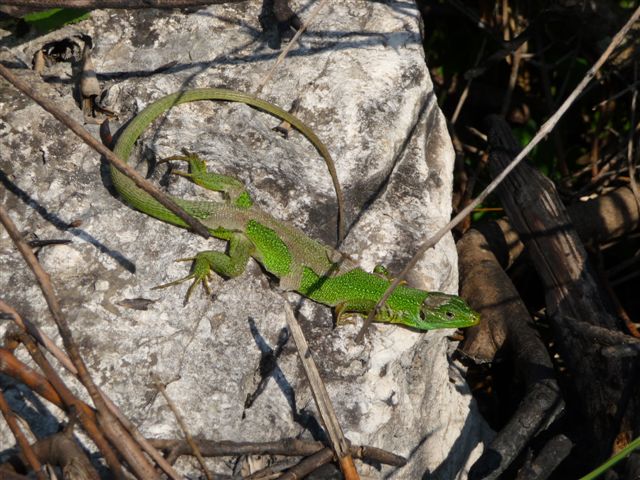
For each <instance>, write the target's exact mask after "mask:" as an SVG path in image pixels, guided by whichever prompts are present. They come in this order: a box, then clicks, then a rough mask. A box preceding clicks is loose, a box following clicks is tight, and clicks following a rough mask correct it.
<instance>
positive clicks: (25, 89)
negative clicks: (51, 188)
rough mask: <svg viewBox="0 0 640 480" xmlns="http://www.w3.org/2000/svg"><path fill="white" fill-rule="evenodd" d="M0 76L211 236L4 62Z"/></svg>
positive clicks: (141, 186)
mask: <svg viewBox="0 0 640 480" xmlns="http://www.w3.org/2000/svg"><path fill="white" fill-rule="evenodd" d="M0 75H1V76H3V77H4V78H5V79H6V80H7V81H8V82H9V83H11V84H12V85H13V86H14V87H16V88H17V89H18V90H20V91H21V92H22V93H24V94H25V95H27V96H28V97H30V98H31V99H32V100H33V101H34V102H36V103H37V104H38V105H40V106H41V107H42V108H43V109H45V110H46V111H47V112H49V113H50V114H51V115H53V116H54V117H55V118H56V119H57V120H58V121H59V122H60V123H62V124H63V125H65V126H66V127H67V128H69V129H70V130H71V131H72V132H73V133H75V134H76V135H77V136H79V137H80V138H81V139H82V140H83V141H84V142H85V143H86V144H87V145H89V146H90V147H91V148H93V149H94V150H95V151H96V152H98V153H99V154H100V155H102V156H103V157H104V158H105V159H106V160H107V161H108V162H109V164H110V165H111V166H112V167H114V168H116V169H118V170H119V171H121V172H122V173H123V174H125V175H126V176H128V177H129V178H131V180H133V181H134V183H135V184H136V185H137V186H138V187H140V188H141V189H142V190H144V191H145V192H147V193H148V194H149V195H151V196H152V197H153V198H155V199H156V200H157V201H158V202H160V203H161V204H162V205H163V206H165V207H166V208H168V209H169V210H171V211H172V212H173V213H175V214H176V215H177V216H178V217H180V218H181V219H182V220H184V221H185V223H186V224H187V225H189V227H191V229H192V230H193V231H194V232H195V233H197V234H198V235H200V236H202V237H204V238H209V237H210V236H211V235H210V234H209V231H208V230H207V228H206V227H205V226H204V225H202V224H201V223H200V222H199V221H197V220H196V219H194V218H192V217H190V216H189V215H188V214H187V213H186V212H185V211H184V210H182V209H181V208H180V207H178V205H176V203H175V202H174V201H173V200H171V199H170V198H169V197H168V196H167V195H165V194H164V193H162V191H161V190H160V189H159V188H157V187H156V186H155V185H153V184H152V183H151V182H149V181H147V180H145V179H144V178H143V177H142V176H141V175H140V174H139V173H138V172H136V170H135V169H133V168H132V167H131V166H129V165H128V164H126V163H124V162H123V161H122V160H120V159H119V158H118V157H117V156H116V155H115V154H114V153H113V152H112V151H111V150H109V149H108V148H107V147H105V146H104V145H103V144H102V143H100V142H99V141H98V140H96V139H95V138H94V137H93V136H92V135H91V134H90V133H89V132H88V131H87V130H86V129H85V128H84V127H83V126H82V125H80V123H78V122H77V121H75V120H74V119H73V118H71V117H70V116H69V115H67V114H66V113H65V112H63V111H62V110H61V109H60V108H59V107H57V106H56V105H55V103H53V102H52V101H50V100H49V99H47V98H45V97H44V96H43V95H41V94H40V93H38V92H36V91H35V90H34V89H33V88H31V87H30V86H29V85H28V84H27V83H26V82H24V81H22V80H20V79H19V78H18V77H16V76H15V75H14V74H13V73H12V72H11V70H9V69H8V68H6V67H5V66H4V65H2V64H0Z"/></svg>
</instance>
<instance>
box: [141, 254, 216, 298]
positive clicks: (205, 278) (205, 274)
mask: <svg viewBox="0 0 640 480" xmlns="http://www.w3.org/2000/svg"><path fill="white" fill-rule="evenodd" d="M191 261H192V262H194V263H193V268H192V272H191V273H190V274H189V275H187V276H186V277H183V278H179V279H177V280H174V281H172V282H169V283H163V284H162V285H157V286H155V287H153V288H152V290H160V289H161V288H167V287H172V286H174V285H179V284H181V283H184V282H186V281H188V280H193V282H192V283H191V285H189V288H188V289H187V295H186V297H185V299H184V304H185V305H186V304H187V303H188V302H189V299H190V298H191V294H192V293H193V291H194V289H195V288H196V286H198V284H202V286H203V287H204V289H205V291H206V292H207V295H211V287H209V277H210V276H211V268H210V267H209V265H208V264H205V263H204V262H202V261H199V259H198V257H190V258H178V259H177V260H176V262H191Z"/></svg>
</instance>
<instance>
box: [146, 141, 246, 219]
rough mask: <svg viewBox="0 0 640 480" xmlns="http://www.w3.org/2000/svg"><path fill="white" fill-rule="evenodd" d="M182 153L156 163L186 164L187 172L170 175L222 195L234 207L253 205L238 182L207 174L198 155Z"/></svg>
mask: <svg viewBox="0 0 640 480" xmlns="http://www.w3.org/2000/svg"><path fill="white" fill-rule="evenodd" d="M182 153H183V155H174V156H171V157H167V158H163V159H162V160H159V161H158V163H165V162H170V161H172V160H177V161H181V162H187V163H188V164H189V171H188V172H185V171H183V170H173V171H172V172H171V173H172V174H174V175H179V176H181V177H184V178H187V179H189V180H190V181H192V182H193V183H195V184H196V185H199V186H200V187H203V188H206V189H207V190H212V191H214V192H221V193H223V194H224V195H225V196H226V198H227V199H228V201H229V202H231V203H232V204H233V205H235V206H236V207H242V208H249V207H250V206H251V205H253V200H251V197H250V196H249V193H248V192H247V190H246V188H245V186H244V184H243V183H242V182H241V181H240V180H238V179H236V178H233V177H230V176H228V175H220V174H219V173H213V172H208V171H207V165H206V163H205V161H204V160H202V159H201V158H200V157H199V156H198V154H196V153H192V152H189V151H188V150H182Z"/></svg>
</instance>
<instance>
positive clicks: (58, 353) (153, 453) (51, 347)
mask: <svg viewBox="0 0 640 480" xmlns="http://www.w3.org/2000/svg"><path fill="white" fill-rule="evenodd" d="M0 312H3V313H6V314H8V315H10V316H11V317H12V318H13V321H14V322H15V323H16V324H18V325H19V326H20V327H22V329H23V330H25V331H26V332H28V333H29V334H30V335H31V336H32V337H33V338H35V339H36V340H37V341H38V343H40V344H41V345H42V346H43V347H45V348H46V349H47V350H48V351H49V353H51V354H52V355H53V356H54V357H55V358H56V360H58V362H60V363H61V364H62V365H63V366H64V367H65V368H66V369H67V371H69V372H70V373H72V374H73V375H75V376H76V377H77V375H78V371H77V370H76V367H74V366H73V363H71V360H69V357H68V356H67V354H66V353H64V352H63V351H62V350H61V349H60V348H58V346H57V345H56V344H55V343H54V342H53V340H51V339H50V338H49V337H48V336H47V335H46V334H45V333H44V332H43V331H42V330H40V329H39V328H38V327H37V326H35V325H34V324H33V323H32V322H31V321H29V320H27V319H23V318H22V317H21V316H20V315H19V314H18V312H17V311H16V310H15V309H13V308H12V307H11V306H10V305H7V304H6V303H5V302H3V301H2V299H0ZM7 366H10V365H7V364H5V367H7ZM5 373H7V374H8V375H12V372H5ZM20 373H21V374H29V373H30V372H28V371H20ZM34 373H35V372H34ZM35 375H39V374H37V373H35ZM12 376H13V377H14V378H17V379H18V380H20V381H22V382H23V383H25V384H26V385H28V386H29V387H30V388H32V389H34V385H38V380H39V379H37V378H34V377H33V375H31V377H28V378H21V377H20V376H16V375H12ZM46 387H47V385H44V384H42V388H43V389H46ZM97 388H98V393H100V395H102V399H103V400H104V402H105V403H106V405H107V408H108V409H109V410H110V411H111V413H113V415H115V417H116V418H117V419H118V420H119V421H120V423H121V424H122V425H123V426H124V428H126V429H127V431H128V432H129V434H131V436H132V437H133V439H134V440H135V441H136V442H138V444H139V445H140V446H142V448H143V449H144V451H145V452H146V453H147V454H148V455H149V456H150V457H151V458H153V460H154V461H155V462H156V463H157V464H158V466H159V467H160V468H161V469H162V470H163V471H164V472H165V473H166V474H167V475H168V476H169V478H172V479H173V480H180V479H182V477H181V476H180V475H179V474H178V472H176V471H175V469H174V468H173V467H172V466H171V465H170V464H169V462H167V460H166V459H165V458H164V457H163V456H162V455H161V454H160V452H158V450H156V449H155V448H154V447H153V446H152V445H151V444H150V443H149V442H148V441H147V439H146V438H145V437H143V436H142V434H141V433H140V432H139V431H138V429H137V427H136V426H135V425H134V424H133V423H132V422H131V421H130V420H129V419H128V418H127V417H125V416H124V414H123V413H122V411H121V410H120V409H119V408H118V407H117V406H116V404H115V403H113V401H112V400H111V399H110V398H109V397H108V396H107V395H106V394H105V393H104V392H103V391H102V390H101V389H100V388H99V387H97ZM35 390H36V391H37V392H38V393H39V394H40V395H43V391H41V390H39V389H35ZM54 393H55V390H54ZM43 396H44V397H45V398H47V400H49V401H50V402H52V403H55V404H56V405H58V406H59V407H60V408H63V407H64V404H63V403H62V401H61V400H59V399H58V401H56V400H55V399H53V398H51V395H50V393H49V396H47V394H46V393H45V394H44V395H43ZM87 408H88V409H90V407H89V406H88V405H87Z"/></svg>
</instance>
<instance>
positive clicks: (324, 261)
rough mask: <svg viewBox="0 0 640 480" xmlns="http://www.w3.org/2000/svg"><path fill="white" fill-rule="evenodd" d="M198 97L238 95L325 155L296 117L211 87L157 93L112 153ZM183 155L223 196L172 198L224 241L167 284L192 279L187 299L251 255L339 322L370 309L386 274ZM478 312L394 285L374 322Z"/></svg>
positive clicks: (121, 184)
mask: <svg viewBox="0 0 640 480" xmlns="http://www.w3.org/2000/svg"><path fill="white" fill-rule="evenodd" d="M198 100H226V101H235V102H242V103H245V104H248V105H251V106H253V107H255V108H258V109H260V110H263V111H265V112H267V113H269V114H271V115H273V116H275V117H277V118H279V119H281V120H285V121H287V122H289V123H290V124H291V125H292V126H293V127H295V128H296V129H297V130H299V131H300V132H301V133H302V134H303V135H305V137H307V139H309V140H310V141H311V142H312V143H313V145H314V146H315V147H316V148H317V149H318V151H319V152H320V153H321V154H322V155H323V156H325V158H326V157H328V156H329V153H328V151H327V149H326V147H325V146H324V145H323V144H322V142H321V141H320V140H319V139H318V137H317V136H316V135H315V134H314V133H313V131H312V130H311V129H310V128H309V127H308V126H306V125H305V124H304V123H302V122H301V121H300V120H299V119H298V118H296V117H294V116H293V115H291V114H289V113H288V112H286V111H284V110H282V109H280V108H279V107H277V106H275V105H273V104H270V103H268V102H265V101H264V100H260V99H257V98H255V97H253V96H251V95H247V94H243V93H240V92H235V91H230V90H224V89H216V88H208V89H195V90H187V91H184V92H178V93H175V94H172V95H168V96H166V97H163V98H161V99H160V100H157V101H156V102H154V103H152V104H150V105H149V106H148V107H147V108H145V109H144V110H143V111H142V112H140V113H139V114H138V115H137V116H136V117H135V118H134V119H133V120H132V121H131V122H130V123H129V124H128V125H127V127H126V128H125V130H124V131H123V132H122V134H121V135H120V137H119V139H118V141H117V143H116V146H115V148H114V153H115V154H116V155H117V156H118V157H120V158H121V159H122V160H123V161H125V162H126V161H127V159H128V158H129V155H130V154H131V151H132V149H133V145H134V143H135V142H136V140H137V139H138V137H139V136H140V135H141V134H142V132H143V131H144V129H145V128H146V127H147V126H149V124H151V122H153V121H154V120H155V119H156V118H158V117H159V116H160V115H162V114H163V113H164V112H166V111H167V110H169V109H170V108H171V107H173V106H174V105H176V104H179V103H186V102H192V101H198ZM171 159H172V160H181V161H186V162H187V163H188V165H189V171H188V172H186V171H177V172H174V173H177V174H179V175H182V176H184V177H186V178H188V179H190V180H191V181H193V182H194V183H196V184H198V185H200V186H202V187H204V188H208V189H210V190H215V191H218V192H222V193H223V194H225V197H226V200H225V201H224V202H208V201H207V202H204V201H187V200H183V199H180V198H173V200H174V201H175V202H176V203H177V204H178V205H179V206H180V207H182V208H183V209H184V210H185V211H186V212H187V213H189V214H190V215H192V216H194V217H196V218H198V219H199V220H200V221H201V222H202V223H203V224H204V225H205V226H206V227H207V228H208V230H209V231H210V232H211V234H212V235H213V236H215V237H217V238H221V239H223V240H227V241H228V242H229V248H228V250H227V252H226V253H223V252H217V251H205V252H200V253H198V254H197V255H196V256H195V257H193V258H192V259H189V260H193V262H194V263H193V268H192V271H191V273H190V274H189V275H188V276H186V277H185V278H182V279H179V280H176V281H174V282H171V283H169V284H166V285H163V286H168V285H174V284H176V283H180V282H183V281H185V280H193V282H192V284H191V286H190V287H189V290H188V292H187V298H188V297H189V295H190V294H191V293H192V291H193V289H194V287H195V286H197V285H198V284H203V286H204V287H205V288H206V289H207V291H209V287H208V281H207V279H208V277H209V275H210V274H211V272H215V273H217V274H219V275H221V276H223V277H235V276H237V275H240V274H241V273H242V272H243V271H244V269H245V266H246V264H247V262H248V260H249V257H253V258H254V259H255V260H257V261H258V262H260V264H262V266H263V267H264V268H265V270H267V271H268V272H269V273H271V274H272V275H274V276H275V277H277V278H279V279H280V286H281V288H283V289H285V290H295V291H297V292H298V293H300V294H302V295H304V296H306V297H308V298H310V299H312V300H315V301H316V302H319V303H322V304H324V305H328V306H331V307H335V308H336V313H337V318H338V322H340V320H342V319H344V318H345V317H347V316H350V315H353V314H368V313H369V312H370V311H371V310H372V309H373V308H374V306H375V304H376V303H377V302H378V300H379V299H380V298H381V297H382V295H383V293H384V292H385V290H386V289H387V287H388V286H389V284H390V279H388V278H387V277H386V276H385V275H384V274H378V273H367V272H365V271H364V270H362V269H361V268H359V267H357V266H356V265H355V264H353V262H351V261H350V260H349V259H348V258H346V257H344V256H343V255H341V254H340V253H339V252H337V251H335V250H333V249H332V248H330V247H327V246H325V245H322V244H321V243H319V242H317V241H315V240H313V239H311V238H309V237H308V236H307V235H305V234H304V233H303V232H302V231H301V230H299V229H297V228H295V227H294V226H292V225H290V224H288V223H286V222H282V221H279V220H277V219H275V218H273V217H272V216H271V215H269V214H267V213H266V212H264V211H262V210H260V209H258V208H257V207H254V206H253V204H252V201H251V199H250V197H249V195H248V193H247V192H246V190H245V189H244V187H243V185H242V183H241V182H239V181H238V180H236V179H235V178H232V177H228V176H225V175H220V174H216V173H211V172H208V171H207V169H206V166H205V163H204V162H203V161H202V160H201V159H199V158H198V157H197V156H196V155H192V154H186V155H185V156H180V157H172V158H171ZM111 176H112V180H113V184H114V186H115V188H116V190H117V191H118V193H119V194H120V196H121V197H122V199H123V200H124V201H125V202H126V203H128V204H129V205H131V206H132V207H133V208H136V209H137V210H139V211H141V212H143V213H146V214H147V215H150V216H152V217H155V218H157V219H160V220H163V221H165V222H168V223H171V224H173V225H177V226H180V227H183V228H186V225H185V224H184V222H183V221H182V220H181V219H180V218H178V217H177V216H175V215H174V214H173V213H171V212H170V211H169V210H167V209H166V208H165V207H164V206H162V205H161V204H159V203H158V202H157V201H156V200H155V199H153V198H152V197H151V196H150V195H148V194H147V193H146V192H144V191H143V190H140V189H139V188H138V187H137V186H136V185H135V184H134V183H133V181H131V180H130V179H129V178H127V177H126V176H124V175H123V174H121V173H120V172H118V171H117V170H115V169H113V168H112V169H111ZM478 320H479V317H478V314H477V313H476V312H474V311H473V310H471V309H470V308H469V307H468V306H467V304H466V303H465V302H464V301H463V300H462V299H461V298H460V297H457V296H454V295H447V294H444V293H439V292H427V291H424V290H418V289H414V288H410V287H407V286H404V285H401V286H399V287H398V288H396V290H394V292H393V293H392V294H391V296H390V297H389V299H388V301H387V303H386V305H385V307H384V308H383V309H382V310H381V311H380V312H379V313H378V314H377V318H376V321H379V322H388V323H398V324H402V325H406V326H409V327H413V328H416V329H420V330H429V329H435V328H459V327H468V326H471V325H475V324H477V323H478Z"/></svg>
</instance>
